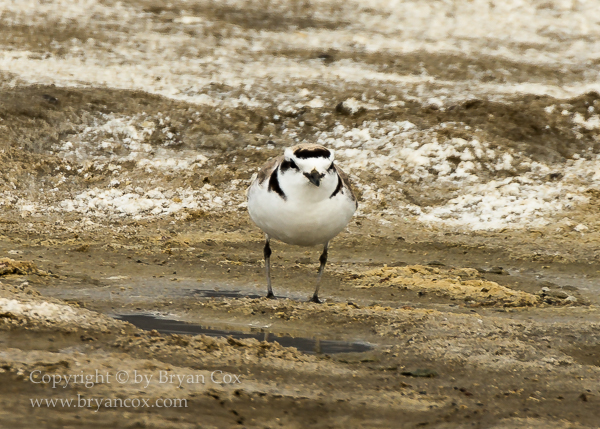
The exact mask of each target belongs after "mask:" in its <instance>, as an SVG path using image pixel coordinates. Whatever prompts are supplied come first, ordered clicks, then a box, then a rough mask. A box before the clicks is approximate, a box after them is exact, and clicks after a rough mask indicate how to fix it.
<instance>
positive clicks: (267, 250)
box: [265, 235, 275, 299]
mask: <svg viewBox="0 0 600 429" xmlns="http://www.w3.org/2000/svg"><path fill="white" fill-rule="evenodd" d="M269 242H270V238H269V236H268V235H265V271H266V273H267V298H271V299H273V298H275V295H273V289H271V246H270V245H269Z"/></svg>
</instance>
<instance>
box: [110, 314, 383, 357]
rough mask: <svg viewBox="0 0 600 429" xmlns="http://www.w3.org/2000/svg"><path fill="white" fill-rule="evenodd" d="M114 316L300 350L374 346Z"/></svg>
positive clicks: (166, 330) (161, 328)
mask: <svg viewBox="0 0 600 429" xmlns="http://www.w3.org/2000/svg"><path fill="white" fill-rule="evenodd" d="M114 317H116V318H117V319H120V320H124V321H126V322H129V323H131V324H133V325H135V326H137V327H138V328H140V329H143V330H146V331H151V330H153V329H155V330H157V331H158V332H160V333H163V334H179V335H199V334H203V335H208V336H211V337H233V338H237V339H243V338H256V339H257V340H259V341H268V342H277V343H279V344H280V345H282V346H284V347H295V348H297V349H298V350H299V351H301V352H303V353H311V354H312V353H317V354H334V353H351V352H352V353H360V352H366V351H369V350H372V349H373V346H372V345H370V344H368V343H363V342H349V341H332V340H319V339H316V340H315V339H312V338H302V337H289V336H283V335H278V334H274V333H272V332H241V331H234V330H224V329H212V328H207V327H205V326H201V325H196V324H192V323H186V322H181V321H178V320H171V319H162V318H159V317H155V316H152V315H149V314H127V315H116V316H114Z"/></svg>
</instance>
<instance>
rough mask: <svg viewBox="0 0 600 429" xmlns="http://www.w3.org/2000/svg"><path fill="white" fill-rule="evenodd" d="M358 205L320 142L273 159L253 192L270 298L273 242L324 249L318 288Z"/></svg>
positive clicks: (252, 211) (253, 213)
mask: <svg viewBox="0 0 600 429" xmlns="http://www.w3.org/2000/svg"><path fill="white" fill-rule="evenodd" d="M357 207H358V203H357V202H356V198H355V197H354V194H353V193H352V189H351V187H350V183H349V181H348V176H346V174H345V173H344V172H343V171H342V170H341V169H340V168H339V167H338V166H337V165H335V164H334V162H333V151H331V150H329V149H327V148H325V147H323V146H321V145H316V144H300V145H297V146H293V147H289V148H287V149H286V150H285V153H284V154H283V155H281V156H279V157H277V158H275V159H271V160H270V161H267V163H265V165H264V166H263V168H262V169H261V170H260V172H259V173H258V176H257V177H256V179H255V180H254V182H252V185H250V188H249V189H248V211H249V212H250V217H251V218H252V220H253V221H254V223H256V225H258V226H259V227H260V229H262V230H263V231H264V233H265V240H266V242H265V249H264V255H265V270H266V274H267V291H268V292H267V298H273V297H274V295H273V290H272V289H271V264H270V256H271V247H270V245H269V241H270V240H271V238H275V239H277V240H280V241H283V242H284V243H288V244H295V245H299V246H316V245H318V244H322V245H323V253H322V254H321V257H320V258H319V262H320V263H321V265H320V267H319V275H318V280H317V287H316V289H315V293H314V294H313V297H312V299H311V301H313V302H320V301H319V284H320V282H321V277H322V276H323V269H324V268H325V264H326V263H327V248H328V246H329V241H330V240H331V239H332V238H333V237H335V236H336V235H338V234H339V233H340V232H341V231H342V229H344V228H345V227H346V225H347V224H348V222H349V221H350V218H351V217H352V215H353V214H354V212H355V211H356V208H357Z"/></svg>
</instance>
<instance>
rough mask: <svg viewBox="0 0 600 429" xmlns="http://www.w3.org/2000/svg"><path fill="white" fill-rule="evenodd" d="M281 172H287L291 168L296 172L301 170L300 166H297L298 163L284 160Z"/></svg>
mask: <svg viewBox="0 0 600 429" xmlns="http://www.w3.org/2000/svg"><path fill="white" fill-rule="evenodd" d="M280 168H281V171H282V172H285V171H286V170H289V169H290V168H293V169H294V170H299V168H298V166H297V165H296V163H295V162H294V161H293V160H291V159H290V160H289V161H288V160H287V159H285V160H283V162H282V163H281V167H280Z"/></svg>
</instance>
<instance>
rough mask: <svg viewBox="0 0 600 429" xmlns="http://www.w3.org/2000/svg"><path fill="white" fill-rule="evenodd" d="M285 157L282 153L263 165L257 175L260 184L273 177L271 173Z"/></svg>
mask: <svg viewBox="0 0 600 429" xmlns="http://www.w3.org/2000/svg"><path fill="white" fill-rule="evenodd" d="M283 159H284V158H283V155H281V156H278V157H277V158H273V159H270V160H268V161H267V162H265V165H263V167H262V168H261V169H260V171H259V172H258V176H257V177H256V180H257V181H258V184H259V185H262V184H263V182H264V181H265V180H267V179H268V178H269V177H271V174H273V171H275V169H276V168H277V166H278V165H279V164H281V162H282V161H283Z"/></svg>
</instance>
